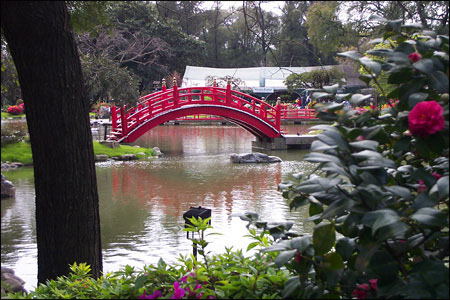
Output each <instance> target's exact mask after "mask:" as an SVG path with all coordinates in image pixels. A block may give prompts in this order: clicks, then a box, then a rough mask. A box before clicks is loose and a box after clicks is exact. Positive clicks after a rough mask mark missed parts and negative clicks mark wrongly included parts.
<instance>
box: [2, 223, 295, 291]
mask: <svg viewBox="0 0 450 300" xmlns="http://www.w3.org/2000/svg"><path fill="white" fill-rule="evenodd" d="M190 221H191V223H192V226H190V227H189V228H187V229H186V231H193V232H196V233H202V232H204V231H205V230H207V229H209V228H211V226H210V225H208V219H205V220H201V219H195V218H191V219H190ZM251 232H252V231H251ZM253 233H254V231H253ZM255 237H256V236H255ZM256 239H258V240H259V241H262V242H261V245H262V246H267V245H268V242H267V233H262V234H261V235H258V237H256ZM198 242H199V243H202V244H204V245H205V247H206V245H207V244H205V240H204V239H203V238H200V239H198ZM202 255H203V256H204V257H205V258H206V257H208V259H207V260H205V262H204V263H202V262H200V261H197V260H196V259H195V257H194V256H193V255H191V256H190V257H185V256H182V255H180V257H179V259H178V261H179V262H178V263H176V264H174V265H167V264H166V263H165V262H164V261H163V260H162V259H160V260H159V262H158V263H157V265H149V266H144V267H143V269H142V270H135V268H134V267H131V266H128V265H127V266H125V267H124V269H122V270H119V271H117V272H111V273H108V274H104V275H103V276H101V277H100V278H99V279H97V280H95V279H93V278H92V277H91V276H90V267H89V266H88V265H86V264H83V263H80V264H77V263H74V264H73V265H72V266H71V267H70V268H71V273H70V274H69V275H68V276H61V277H58V278H57V279H56V280H49V281H47V282H46V283H45V284H40V285H39V286H38V287H37V288H36V289H35V290H34V291H31V292H30V293H29V294H28V295H23V294H20V293H15V294H8V297H9V298H10V299H24V298H26V299H60V298H66V299H88V298H94V299H117V298H120V299H137V298H139V297H140V296H142V295H143V296H144V297H148V296H149V295H156V294H157V293H159V295H160V297H161V298H166V299H167V298H172V299H173V298H178V299H180V298H188V299H192V298H194V299H196V298H202V299H215V298H217V299H281V298H282V291H283V288H284V285H285V283H286V282H287V280H288V275H289V273H288V271H287V270H282V269H279V268H278V267H276V263H274V262H273V255H271V254H270V253H257V254H256V255H254V256H252V257H246V256H244V255H243V253H242V250H236V251H232V249H231V248H225V251H224V253H222V254H217V255H213V256H207V255H206V254H202ZM180 291H182V292H181V293H180ZM177 292H178V294H177ZM183 294H184V297H183V296H182V295H183ZM175 295H178V297H175ZM149 299H150V298H149Z"/></svg>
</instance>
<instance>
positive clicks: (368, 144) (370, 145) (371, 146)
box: [349, 140, 379, 151]
mask: <svg viewBox="0 0 450 300" xmlns="http://www.w3.org/2000/svg"><path fill="white" fill-rule="evenodd" d="M349 145H350V146H352V147H354V148H358V149H367V150H373V151H377V148H378V145H379V143H378V142H377V141H372V140H363V141H357V142H352V143H349Z"/></svg>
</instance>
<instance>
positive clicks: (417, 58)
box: [408, 52, 422, 63]
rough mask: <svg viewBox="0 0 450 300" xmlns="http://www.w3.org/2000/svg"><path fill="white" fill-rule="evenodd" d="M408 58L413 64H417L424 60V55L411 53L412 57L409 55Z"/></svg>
mask: <svg viewBox="0 0 450 300" xmlns="http://www.w3.org/2000/svg"><path fill="white" fill-rule="evenodd" d="M408 58H409V59H410V60H411V61H412V62H413V63H415V62H417V61H419V60H421V59H422V55H420V53H417V52H413V53H411V54H410V55H408Z"/></svg>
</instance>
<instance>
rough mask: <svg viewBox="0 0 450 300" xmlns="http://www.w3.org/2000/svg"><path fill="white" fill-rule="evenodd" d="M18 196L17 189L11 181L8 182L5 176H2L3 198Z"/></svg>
mask: <svg viewBox="0 0 450 300" xmlns="http://www.w3.org/2000/svg"><path fill="white" fill-rule="evenodd" d="M15 195H16V188H15V187H14V185H13V184H12V182H11V181H9V180H6V178H5V176H4V175H3V174H2V192H1V197H2V198H8V197H14V196H15Z"/></svg>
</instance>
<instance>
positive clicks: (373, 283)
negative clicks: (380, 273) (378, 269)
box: [369, 279, 377, 293]
mask: <svg viewBox="0 0 450 300" xmlns="http://www.w3.org/2000/svg"><path fill="white" fill-rule="evenodd" d="M369 283H370V287H371V288H372V290H373V291H374V292H375V293H376V292H377V279H369Z"/></svg>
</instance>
